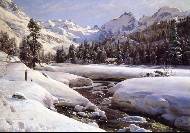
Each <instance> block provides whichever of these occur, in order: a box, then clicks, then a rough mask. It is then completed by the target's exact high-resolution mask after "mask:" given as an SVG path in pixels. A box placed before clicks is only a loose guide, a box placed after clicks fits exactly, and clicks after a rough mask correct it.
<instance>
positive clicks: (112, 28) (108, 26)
mask: <svg viewBox="0 0 190 133" xmlns="http://www.w3.org/2000/svg"><path fill="white" fill-rule="evenodd" d="M189 15H190V11H186V12H183V11H180V10H179V9H177V8H171V7H162V8H160V9H159V10H158V11H157V12H156V13H154V14H153V15H152V16H143V17H142V18H140V19H139V20H137V19H136V18H135V17H134V15H133V14H132V13H126V12H125V13H124V14H122V15H121V16H120V17H118V18H115V19H113V20H111V21H109V22H107V23H105V24H104V25H103V26H102V27H101V28H102V31H104V32H106V33H108V34H110V33H111V34H114V35H117V34H118V33H121V34H123V33H132V32H135V31H138V30H144V29H146V28H147V27H148V26H150V25H152V24H154V23H159V22H161V21H168V20H171V19H174V18H176V17H178V18H184V17H186V16H189Z"/></svg>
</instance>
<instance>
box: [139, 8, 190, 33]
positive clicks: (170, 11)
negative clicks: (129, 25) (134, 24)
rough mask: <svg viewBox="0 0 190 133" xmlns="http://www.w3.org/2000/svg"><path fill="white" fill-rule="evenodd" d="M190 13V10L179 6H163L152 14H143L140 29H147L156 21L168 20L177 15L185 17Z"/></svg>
mask: <svg viewBox="0 0 190 133" xmlns="http://www.w3.org/2000/svg"><path fill="white" fill-rule="evenodd" d="M189 15H190V12H188V11H186V12H183V11H180V10H179V9H177V8H170V7H167V6H166V7H162V8H160V9H159V10H158V11H157V12H156V13H154V14H153V15H152V16H143V17H142V18H140V20H139V25H138V29H145V28H147V27H148V26H150V25H152V24H154V23H159V22H161V21H168V20H171V19H174V18H176V17H178V18H184V17H186V16H189Z"/></svg>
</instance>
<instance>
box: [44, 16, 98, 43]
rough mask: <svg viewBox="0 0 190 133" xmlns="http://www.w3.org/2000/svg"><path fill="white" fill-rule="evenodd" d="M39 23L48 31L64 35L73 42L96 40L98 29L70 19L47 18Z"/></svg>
mask: <svg viewBox="0 0 190 133" xmlns="http://www.w3.org/2000/svg"><path fill="white" fill-rule="evenodd" d="M41 25H42V26H43V27H44V28H45V29H47V30H48V31H51V32H54V33H57V34H59V35H64V36H66V37H68V38H70V39H72V40H73V41H75V42H83V41H85V40H87V41H91V40H97V39H98V34H99V33H98V32H99V29H97V28H91V27H89V26H87V27H81V26H79V25H77V24H75V23H74V22H72V21H71V20H61V19H60V20H49V21H46V22H41Z"/></svg>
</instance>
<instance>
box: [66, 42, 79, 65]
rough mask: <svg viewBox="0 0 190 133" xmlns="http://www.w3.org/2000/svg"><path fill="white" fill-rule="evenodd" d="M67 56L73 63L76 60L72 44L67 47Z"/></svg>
mask: <svg viewBox="0 0 190 133" xmlns="http://www.w3.org/2000/svg"><path fill="white" fill-rule="evenodd" d="M68 58H69V60H70V61H71V63H74V64H75V63H76V62H77V57H76V50H75V46H74V45H73V44H72V45H71V46H70V47H69V53H68Z"/></svg>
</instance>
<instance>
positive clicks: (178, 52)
mask: <svg viewBox="0 0 190 133" xmlns="http://www.w3.org/2000/svg"><path fill="white" fill-rule="evenodd" d="M169 57H170V64H172V65H180V64H181V62H182V49H181V44H180V41H179V36H178V34H177V26H176V22H175V21H173V22H172V27H171V32H170V48H169Z"/></svg>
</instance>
